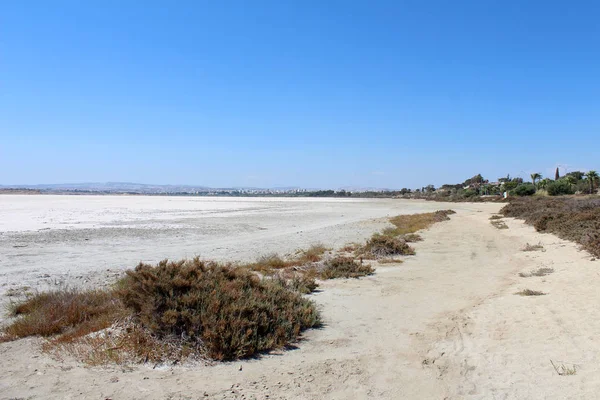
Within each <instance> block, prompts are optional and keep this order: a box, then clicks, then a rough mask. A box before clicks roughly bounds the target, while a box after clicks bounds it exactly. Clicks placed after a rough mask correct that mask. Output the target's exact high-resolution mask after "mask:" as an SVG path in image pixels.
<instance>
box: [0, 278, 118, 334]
mask: <svg viewBox="0 0 600 400" xmlns="http://www.w3.org/2000/svg"><path fill="white" fill-rule="evenodd" d="M10 313H11V315H12V316H13V317H18V318H17V319H16V320H15V321H14V322H13V323H12V324H10V325H8V326H7V327H6V328H4V331H3V333H4V335H5V340H6V339H15V338H22V337H27V336H44V337H49V336H54V335H58V336H65V337H75V336H82V335H86V334H88V333H90V332H95V331H98V330H101V329H105V328H108V327H109V326H110V325H112V323H113V322H114V321H115V320H116V319H118V318H120V317H123V316H125V315H126V312H125V310H124V307H123V304H122V303H121V301H120V299H119V298H118V297H117V296H116V295H115V293H114V292H109V291H103V290H89V291H79V290H74V289H65V290H57V291H51V292H44V293H37V294H34V295H32V296H30V297H28V298H27V299H26V300H24V301H22V302H20V303H16V304H13V305H12V307H11V310H10Z"/></svg>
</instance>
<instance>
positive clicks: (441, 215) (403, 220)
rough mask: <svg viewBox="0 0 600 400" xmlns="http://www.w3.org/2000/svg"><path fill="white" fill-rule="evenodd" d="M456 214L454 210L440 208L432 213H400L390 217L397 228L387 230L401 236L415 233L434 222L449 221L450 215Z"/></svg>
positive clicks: (390, 233) (393, 234) (388, 233)
mask: <svg viewBox="0 0 600 400" xmlns="http://www.w3.org/2000/svg"><path fill="white" fill-rule="evenodd" d="M452 214H456V211H454V210H440V211H435V212H432V213H422V214H408V215H398V216H397V217H393V218H390V222H391V223H392V225H394V226H395V228H392V230H390V231H387V233H386V234H387V235H391V236H400V235H406V234H413V233H415V232H417V231H420V230H423V229H427V228H429V227H431V226H432V225H433V224H435V223H437V222H442V221H448V220H449V219H450V217H449V215H452Z"/></svg>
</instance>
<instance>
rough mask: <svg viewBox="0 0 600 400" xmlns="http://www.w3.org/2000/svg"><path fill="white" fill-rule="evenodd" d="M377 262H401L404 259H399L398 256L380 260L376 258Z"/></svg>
mask: <svg viewBox="0 0 600 400" xmlns="http://www.w3.org/2000/svg"><path fill="white" fill-rule="evenodd" d="M377 262H378V263H379V264H402V263H403V262H404V260H401V259H399V258H394V257H389V258H382V259H380V260H377Z"/></svg>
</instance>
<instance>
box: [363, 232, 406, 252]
mask: <svg viewBox="0 0 600 400" xmlns="http://www.w3.org/2000/svg"><path fill="white" fill-rule="evenodd" d="M364 252H365V253H370V254H372V255H374V256H375V257H387V256H396V255H414V254H415V250H414V249H413V248H412V247H410V246H409V245H408V244H407V243H406V241H405V240H404V239H401V238H397V237H392V236H385V235H380V234H378V233H376V234H374V235H373V236H371V239H369V240H368V241H367V243H366V244H365V246H364Z"/></svg>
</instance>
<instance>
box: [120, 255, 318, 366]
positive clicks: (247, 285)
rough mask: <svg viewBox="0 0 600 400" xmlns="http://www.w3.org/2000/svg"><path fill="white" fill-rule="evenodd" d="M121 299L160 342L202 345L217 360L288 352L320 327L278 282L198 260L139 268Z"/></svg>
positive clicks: (313, 313)
mask: <svg viewBox="0 0 600 400" xmlns="http://www.w3.org/2000/svg"><path fill="white" fill-rule="evenodd" d="M120 295H121V297H122V299H123V303H124V304H125V305H126V306H127V307H128V308H130V309H131V310H133V311H134V316H135V322H136V323H139V324H140V325H141V326H142V327H144V328H146V329H148V330H149V331H150V332H152V333H153V334H154V335H156V336H157V337H158V338H159V339H161V340H165V339H169V338H181V340H183V341H184V342H185V343H186V344H188V345H189V346H191V347H196V346H198V345H201V346H202V347H204V348H205V349H206V354H207V355H208V356H209V357H210V358H213V359H215V360H231V359H236V358H243V357H249V356H252V355H254V354H256V353H259V352H263V351H267V350H271V349H274V348H280V347H283V346H286V345H287V344H289V343H290V342H292V341H294V340H296V339H297V338H298V336H299V334H300V332H302V331H303V330H305V329H307V328H311V327H315V326H317V325H319V323H320V319H319V314H318V312H317V310H316V308H315V306H314V304H313V303H312V302H311V301H309V300H307V299H304V298H302V297H301V295H300V294H299V293H297V292H294V291H291V290H288V289H287V288H286V287H284V286H283V285H282V284H281V283H280V282H278V280H276V279H266V280H261V279H260V278H259V277H257V276H256V275H255V274H253V273H251V272H249V271H247V270H245V269H240V268H229V267H226V266H222V265H219V264H217V263H214V262H205V261H201V260H200V259H198V258H195V259H193V260H182V261H179V262H168V261H167V260H164V261H162V262H160V263H159V264H158V265H157V266H151V265H147V264H142V263H140V264H139V265H138V266H137V267H136V268H135V270H134V271H128V272H127V277H126V278H125V283H124V285H123V289H121V291H120Z"/></svg>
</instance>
